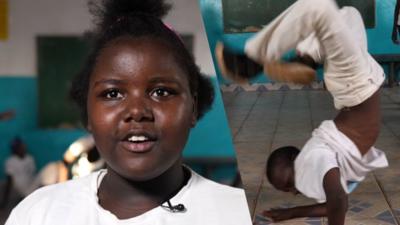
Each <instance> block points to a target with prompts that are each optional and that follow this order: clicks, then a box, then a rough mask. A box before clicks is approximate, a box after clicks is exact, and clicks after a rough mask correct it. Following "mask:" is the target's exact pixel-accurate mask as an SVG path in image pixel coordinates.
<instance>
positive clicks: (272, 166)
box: [266, 146, 300, 194]
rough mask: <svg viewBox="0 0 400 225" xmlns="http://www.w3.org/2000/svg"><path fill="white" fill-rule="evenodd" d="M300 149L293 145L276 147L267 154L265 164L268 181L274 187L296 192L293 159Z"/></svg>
mask: <svg viewBox="0 0 400 225" xmlns="http://www.w3.org/2000/svg"><path fill="white" fill-rule="evenodd" d="M299 152H300V150H299V149H298V148H296V147H293V146H285V147H281V148H278V149H276V150H275V151H274V152H272V154H271V155H270V156H269V158H268V161H267V166H266V175H267V178H268V181H269V182H270V183H271V184H272V186H274V187H275V188H276V189H278V190H281V191H284V192H292V193H294V194H297V193H298V191H297V190H296V187H295V176H294V175H295V174H294V173H295V171H294V160H295V159H296V157H297V155H298V154H299Z"/></svg>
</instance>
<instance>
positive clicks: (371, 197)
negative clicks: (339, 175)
mask: <svg viewBox="0 0 400 225" xmlns="http://www.w3.org/2000/svg"><path fill="white" fill-rule="evenodd" d="M388 210H390V208H389V206H388V204H387V202H386V199H385V198H384V196H383V195H382V193H378V192H377V193H354V194H350V195H349V208H348V211H347V218H349V219H353V220H358V219H368V218H376V217H377V216H379V215H381V214H382V213H384V212H386V211H388Z"/></svg>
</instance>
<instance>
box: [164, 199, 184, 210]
mask: <svg viewBox="0 0 400 225" xmlns="http://www.w3.org/2000/svg"><path fill="white" fill-rule="evenodd" d="M166 203H167V205H164V204H162V205H161V207H163V208H164V209H166V210H168V211H170V212H173V213H178V212H180V213H183V212H186V207H185V206H184V205H183V204H178V205H172V204H171V202H170V201H169V200H167V201H166Z"/></svg>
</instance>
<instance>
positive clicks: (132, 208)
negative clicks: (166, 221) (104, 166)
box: [98, 163, 189, 219]
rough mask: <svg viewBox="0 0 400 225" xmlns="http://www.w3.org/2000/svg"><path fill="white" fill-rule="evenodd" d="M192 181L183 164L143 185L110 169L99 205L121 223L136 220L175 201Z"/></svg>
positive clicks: (99, 192)
mask: <svg viewBox="0 0 400 225" xmlns="http://www.w3.org/2000/svg"><path fill="white" fill-rule="evenodd" d="M188 179H189V177H185V175H184V168H183V167H182V165H181V163H177V164H176V165H174V166H172V167H171V168H170V169H168V170H167V171H166V172H164V173H163V174H161V175H160V176H158V177H156V178H154V179H152V180H149V181H143V182H136V181H130V180H128V179H126V178H124V177H121V176H120V175H119V174H117V173H116V172H115V171H113V170H112V169H110V168H109V169H108V173H107V174H106V175H105V177H104V178H103V180H102V182H101V184H100V186H99V188H98V198H99V204H100V205H101V206H102V207H103V208H104V209H107V210H109V211H110V212H112V213H113V214H114V215H115V216H117V217H118V218H119V219H127V218H132V217H135V216H138V215H141V214H143V213H145V212H147V211H149V210H151V209H153V208H156V207H158V206H160V205H161V204H162V203H164V202H165V201H167V200H168V199H170V198H171V197H173V196H174V195H175V194H176V193H178V192H179V190H180V189H181V188H182V187H183V186H184V185H185V184H186V183H187V181H188Z"/></svg>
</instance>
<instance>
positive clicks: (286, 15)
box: [245, 0, 384, 109]
mask: <svg viewBox="0 0 400 225" xmlns="http://www.w3.org/2000/svg"><path fill="white" fill-rule="evenodd" d="M356 16H357V17H359V14H358V15H356ZM360 21H361V22H360V23H359V24H361V26H358V27H359V28H357V29H358V30H360V31H362V33H365V30H363V29H364V27H363V23H362V20H361V19H360ZM360 27H361V28H360ZM313 32H315V36H316V38H317V39H318V40H319V43H320V44H321V48H322V49H323V50H324V52H325V60H324V81H325V85H326V87H327V89H328V91H330V92H331V94H332V96H333V97H334V103H335V107H336V108H337V109H341V108H343V107H351V106H354V105H358V104H360V103H362V102H363V101H365V100H366V99H367V98H369V97H370V96H372V94H373V93H375V92H376V90H377V89H379V87H380V85H381V84H382V83H383V81H384V74H383V70H382V68H381V67H380V66H379V64H378V63H377V62H376V61H375V60H374V59H373V58H372V57H371V56H370V55H369V54H368V52H367V51H366V49H367V48H366V41H365V42H364V43H363V44H359V43H358V40H357V39H358V38H356V35H357V34H354V33H353V32H352V30H351V29H350V28H349V27H348V25H346V21H344V20H343V18H342V16H341V15H340V13H339V10H338V8H337V6H336V4H335V3H334V1H333V0H298V1H297V2H296V3H294V4H293V5H292V6H291V7H289V8H288V9H287V10H286V11H284V12H283V13H282V14H281V15H280V16H279V17H277V18H276V19H275V20H274V21H272V23H271V24H270V25H268V26H267V27H265V28H264V29H263V30H262V31H260V32H259V33H257V34H256V35H255V36H254V37H253V38H252V39H250V40H249V41H248V42H247V43H246V46H245V52H246V54H247V55H248V56H249V57H250V58H252V59H253V60H255V61H259V62H262V63H263V65H264V71H266V72H267V74H268V75H270V76H271V75H273V74H271V73H268V71H274V72H275V71H277V72H282V71H283V73H284V72H285V68H286V67H285V65H284V66H282V64H280V63H279V60H280V58H281V56H282V55H283V54H284V53H285V52H287V51H288V50H290V49H292V48H294V47H295V46H296V45H297V44H298V43H299V42H301V41H302V40H304V38H306V37H308V36H309V35H311V34H312V33H313ZM275 68H278V69H275ZM274 76H275V77H278V76H279V74H278V76H276V75H274ZM278 78H279V77H278Z"/></svg>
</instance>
